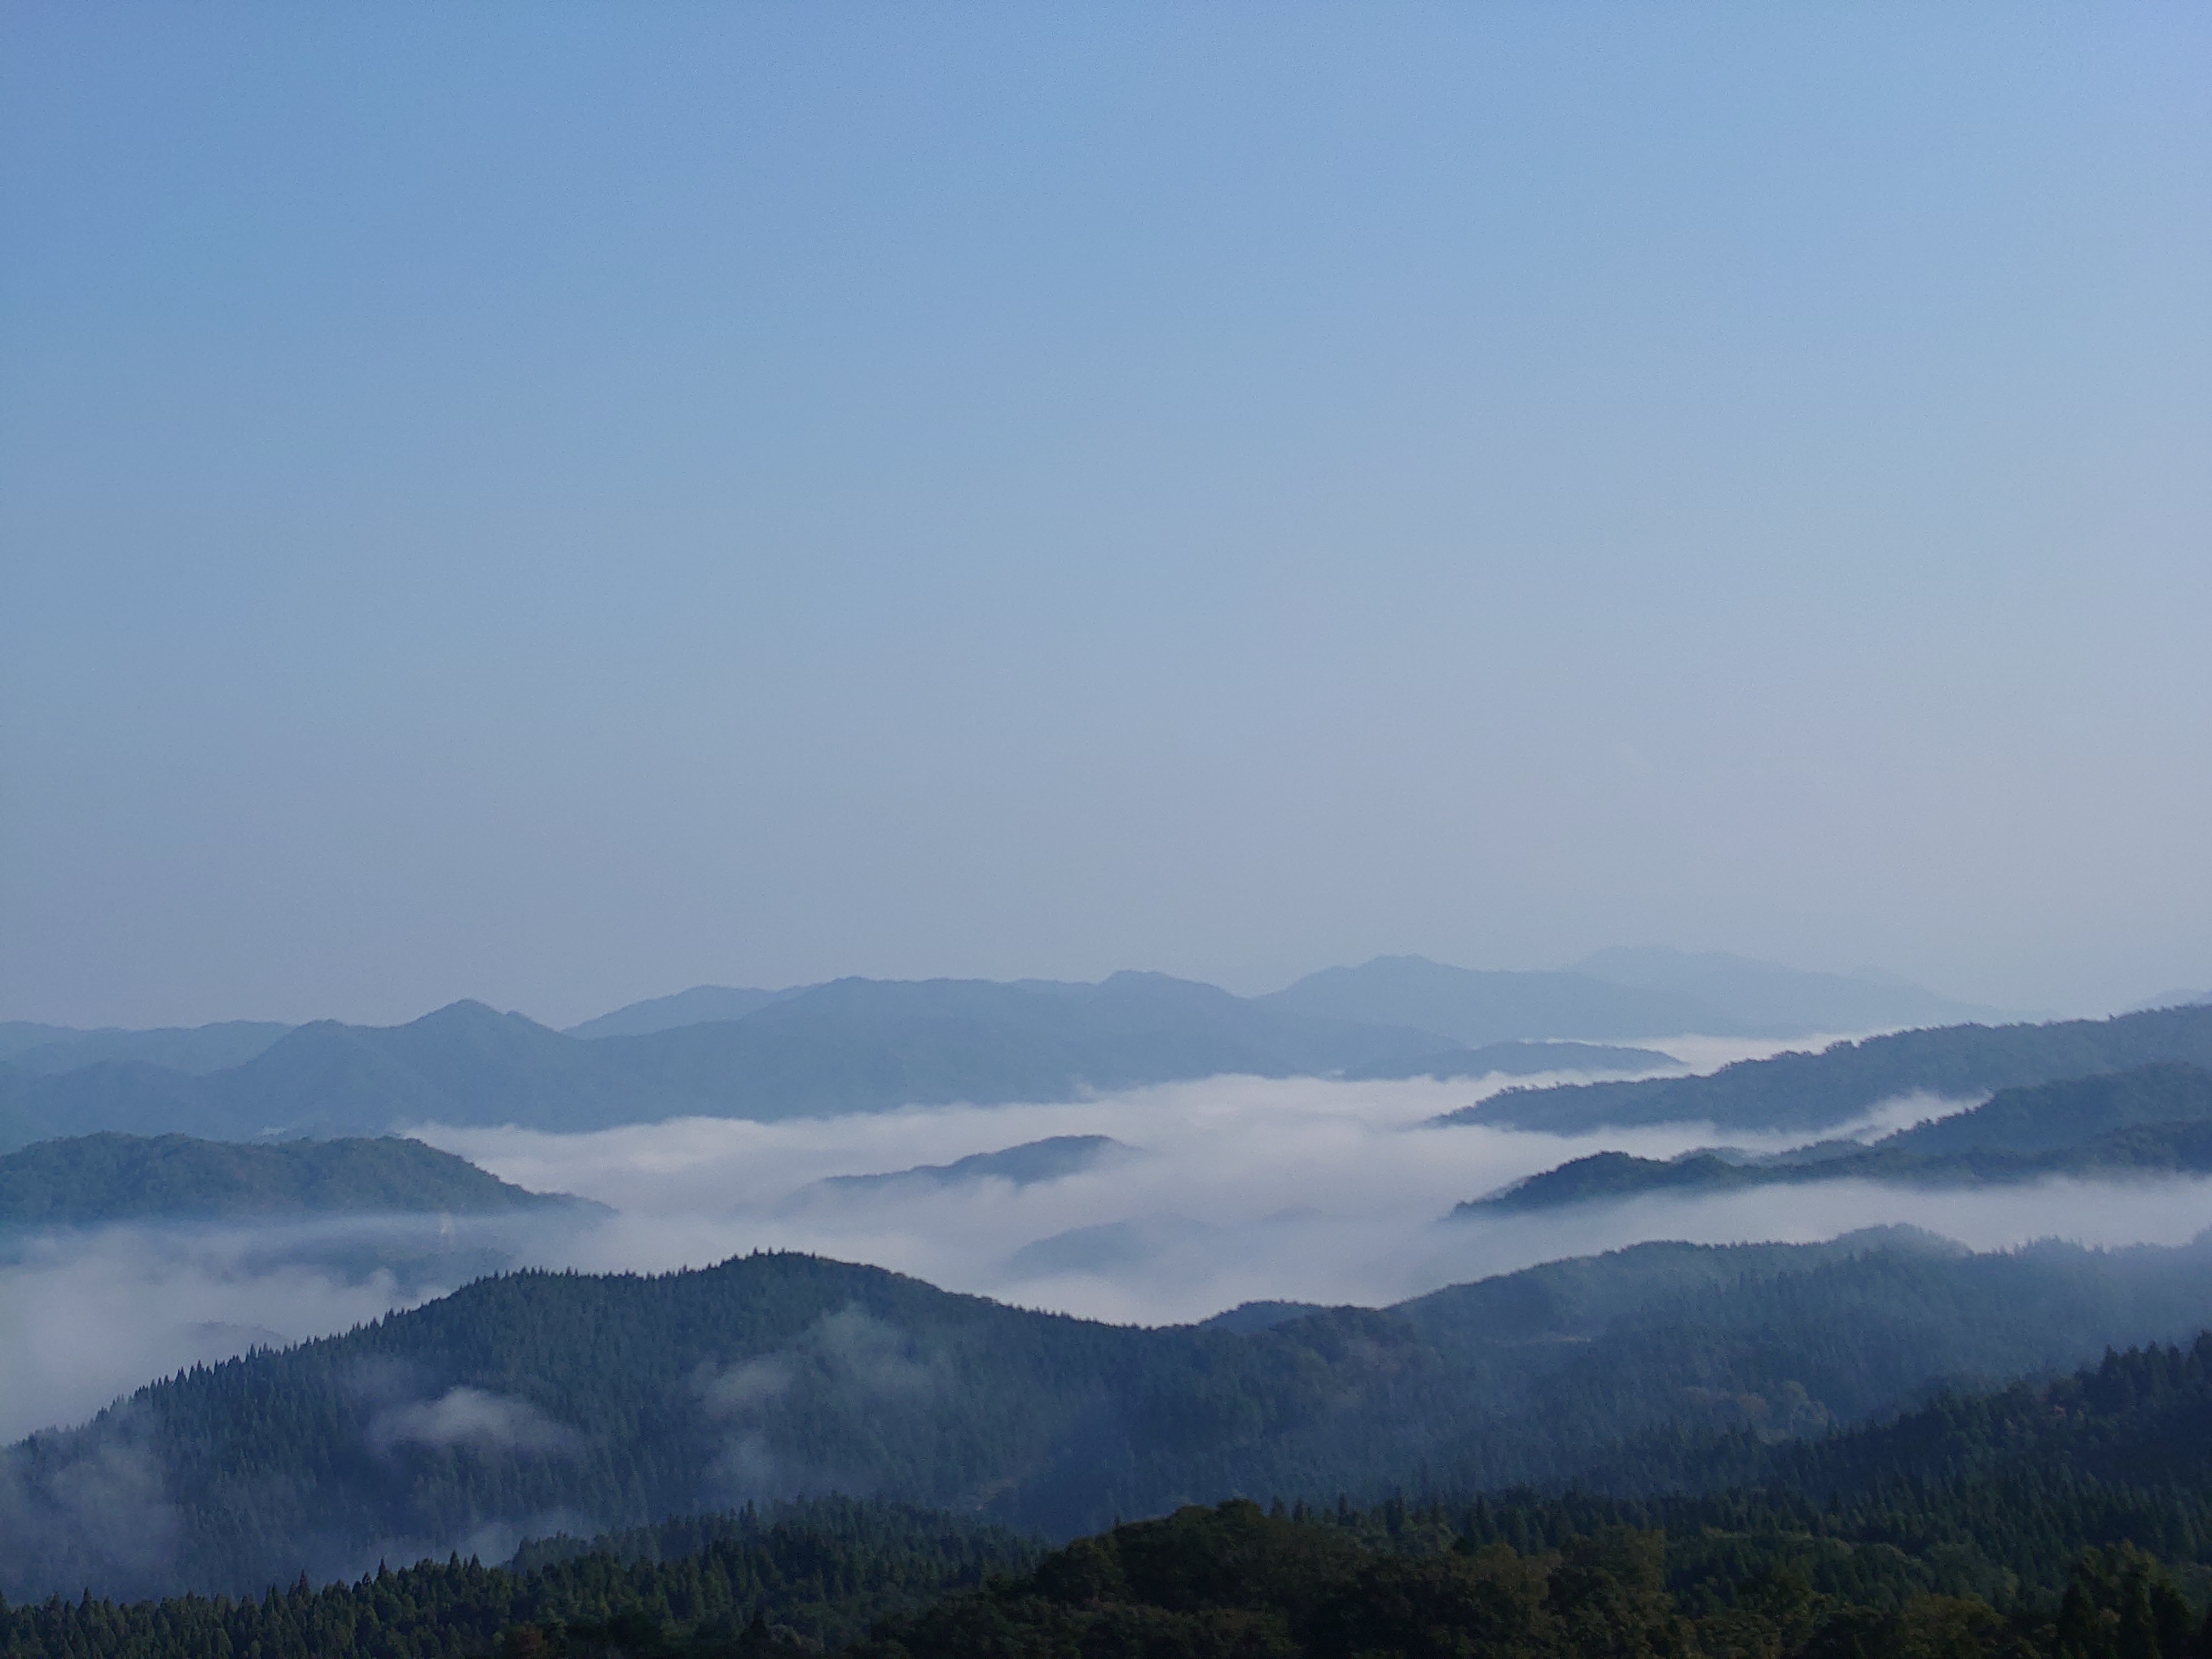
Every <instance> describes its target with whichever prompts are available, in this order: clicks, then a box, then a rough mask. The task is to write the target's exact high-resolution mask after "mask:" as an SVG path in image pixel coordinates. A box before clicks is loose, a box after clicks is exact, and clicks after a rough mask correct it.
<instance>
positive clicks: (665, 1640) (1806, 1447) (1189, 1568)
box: [0, 1337, 2212, 1659]
mask: <svg viewBox="0 0 2212 1659" xmlns="http://www.w3.org/2000/svg"><path fill="white" fill-rule="evenodd" d="M2209 1428H2212V1337H2206V1338H2201V1339H2199V1340H2197V1342H2195V1343H2193V1344H2191V1346H2188V1347H2187V1348H2172V1347H2168V1348H2151V1349H2144V1350H2133V1351H2130V1352H2124V1353H2114V1354H2108V1355H2106V1358H2105V1359H2104V1361H2103V1362H2102V1363H2101V1364H2099V1365H2097V1366H2095V1367H2093V1368H2092V1369H2089V1370H2083V1371H2081V1372H2079V1373H2077V1374H2075V1375H2073V1376H2063V1377H2058V1378H2055V1379H2051V1380H2047V1381H2043V1382H2036V1383H2018V1384H2015V1385H2013V1386H2012V1387H2010V1388H2008V1389H2002V1390H1999V1391H1996V1392H1995V1393H1990V1394H1978V1395H1977V1394H1946V1395H1941V1396H1939V1397H1938V1398H1936V1400H1934V1401H1931V1402H1930V1403H1929V1404H1928V1405H1926V1406H1924V1407H1920V1408H1918V1409H1916V1410H1912V1411H1908V1412H1906V1413H1902V1414H1900V1415H1899V1416H1898V1417H1897V1418H1895V1419H1892V1420H1890V1421H1887V1422H1884V1423H1881V1424H1879V1425H1873V1426H1870V1427H1868V1428H1864V1429H1861V1430H1857V1431H1850V1432H1846V1433H1844V1434H1840V1435H1836V1436H1832V1437H1824V1438H1823V1439H1821V1440H1820V1441H1817V1442H1813V1443H1805V1442H1797V1443H1783V1444H1772V1443H1767V1442H1764V1441H1762V1440H1760V1439H1759V1438H1758V1437H1753V1436H1750V1435H1744V1434H1738V1435H1735V1436H1733V1437H1705V1438H1704V1439H1701V1440H1696V1439H1691V1438H1686V1437H1680V1438H1678V1440H1677V1446H1678V1448H1679V1449H1680V1451H1681V1452H1682V1453H1683V1462H1684V1466H1685V1468H1686V1470H1687V1471H1688V1472H1689V1475H1688V1479H1687V1480H1686V1484H1684V1485H1682V1486H1678V1487H1676V1488H1675V1489H1674V1490H1671V1491H1668V1492H1660V1493H1655V1494H1652V1495H1649V1496H1644V1497H1638V1498H1609V1497H1606V1496H1603V1495H1600V1494H1592V1493H1588V1492H1583V1493H1573V1494H1564V1495H1558V1496H1547V1495H1543V1494H1540V1493H1535V1492H1525V1491H1523V1492H1508V1493H1503V1494H1489V1495H1483V1496H1470V1495H1467V1494H1452V1495H1444V1494H1440V1493H1436V1492H1428V1493H1424V1494H1420V1495H1419V1496H1417V1498H1415V1500H1414V1501H1413V1502H1407V1500H1405V1499H1404V1498H1391V1499H1389V1500H1387V1501H1385V1502H1383V1504H1378V1505H1376V1506H1374V1507H1372V1508H1370V1509H1367V1510H1354V1509H1352V1507H1350V1506H1349V1505H1348V1504H1346V1503H1344V1502H1343V1500H1341V1499H1339V1500H1338V1501H1337V1503H1336V1504H1334V1505H1330V1504H1320V1505H1309V1504H1306V1503H1304V1502H1303V1501H1300V1502H1297V1503H1296V1504H1295V1505H1294V1506H1289V1507H1287V1508H1286V1506H1285V1504H1284V1503H1283V1502H1282V1500H1281V1499H1280V1498H1276V1499H1275V1500H1274V1501H1273V1503H1272V1504H1271V1505H1270V1506H1269V1508H1268V1510H1262V1509H1261V1506H1260V1504H1256V1503H1254V1502H1252V1501H1250V1500H1249V1499H1243V1498H1233V1499H1230V1500H1227V1501H1225V1502H1222V1503H1220V1504H1217V1505H1213V1506H1189V1507H1185V1508H1182V1509H1181V1510H1178V1511H1176V1513H1174V1514H1173V1515H1170V1516H1164V1517H1162V1518H1160V1519H1157V1520H1149V1521H1140V1522H1133V1523H1130V1524H1117V1525H1116V1526H1115V1527H1114V1528H1112V1529H1111V1530H1110V1531H1108V1532H1106V1533H1104V1534H1102V1535H1099V1536H1097V1537H1094V1538H1084V1539H1079V1540H1077V1541H1074V1542H1073V1543H1072V1544H1070V1545H1068V1546H1067V1547H1066V1548H1064V1549H1061V1550H1059V1551H1057V1552H1054V1553H1049V1554H1043V1553H1041V1552H1040V1550H1039V1548H1038V1547H1037V1546H1036V1544H1035V1543H1033V1542H1031V1541H1029V1540H1027V1539H1024V1538H1023V1537H1020V1536H1018V1535H1017V1534H1010V1533H1007V1532H1005V1531H1004V1530H1002V1529H999V1528H993V1527H991V1526H989V1525H988V1524H987V1523H982V1522H977V1521H975V1519H973V1518H970V1517H956V1516H947V1515H933V1514H929V1513H927V1512H923V1511H917V1510H908V1509H903V1508H900V1507H898V1506H895V1505H887V1504H856V1503H852V1502H849V1501H842V1500H828V1501H823V1500H817V1501H812V1502H808V1503H804V1504H792V1505H783V1506H777V1507H775V1508H774V1509H772V1510H768V1511H764V1512H763V1511H756V1510H751V1509H748V1510H745V1511H744V1512H742V1513H739V1514H732V1515H718V1516H699V1517H696V1518H694V1519H690V1520H685V1521H681V1522H668V1523H663V1524H661V1525H658V1526H653V1527H649V1528H638V1529H634V1530H632V1531H629V1532H627V1533H623V1534H613V1535H610V1536H605V1537H601V1538H599V1539H597V1540H593V1541H590V1542H589V1543H586V1542H584V1541H580V1540H576V1539H573V1538H555V1539H549V1540H545V1541H538V1542H533V1543H526V1544H525V1545H524V1546H523V1547H521V1549H520V1551H518V1552H517V1553H516V1554H515V1556H514V1558H513V1560H512V1562H510V1563H508V1564H507V1565H506V1566H504V1567H501V1566H486V1565H482V1564H481V1563H479V1562H477V1561H476V1560H474V1559H471V1560H469V1561H462V1560H461V1559H459V1558H458V1557H452V1558H449V1559H447V1560H446V1561H444V1562H437V1561H429V1560H426V1561H422V1562H421V1563H419V1564H418V1565H413V1566H402V1567H401V1568H400V1569H399V1570H398V1571H392V1570H391V1569H390V1568H389V1567H387V1566H386V1565H379V1566H378V1567H377V1568H376V1569H375V1570H374V1571H372V1572H368V1573H366V1574H364V1575H362V1577H360V1578H358V1579H357V1580H349V1581H345V1582H340V1583H333V1584H330V1585H327V1586H325V1587H323V1588H321V1589H316V1588H313V1586H311V1585H310V1584H309V1583H307V1581H306V1580H305V1579H301V1580H299V1581H295V1583H294V1584H293V1585H292V1587H291V1589H289V1591H280V1590H277V1589H270V1590H268V1591H267V1592H265V1593H264V1594H263V1595H258V1596H257V1595H246V1596H242V1597H240V1598H236V1599H233V1598H230V1597H228V1596H217V1597H213V1598H206V1597H190V1598H183V1599H172V1600H167V1601H143V1602H138V1603H136V1604H125V1605H117V1604H115V1603H112V1602H109V1601H97V1600H94V1599H93V1598H91V1597H89V1596H87V1597H83V1598H80V1599H70V1598H64V1597H61V1596H55V1597H52V1598H51V1599H48V1600H46V1601H43V1602H40V1603H33V1604H32V1605H28V1606H23V1607H8V1606H7V1605H6V1604H5V1603H0V1656H5V1659H60V1656H64V1655H67V1656H70V1659H232V1656H234V1655H237V1654H241V1653H250V1654H253V1655H255V1656H258V1659H441V1656H446V1655H453V1656H455V1659H462V1656H471V1655H479V1654H489V1653H492V1652H497V1653H499V1654H501V1656H503V1659H562V1656H566V1659H611V1656H612V1655H614V1654H615V1653H617V1652H619V1653H622V1654H623V1655H627V1656H633V1659H712V1656H724V1655H728V1656H734V1655H738V1654H763V1653H770V1652H785V1653H797V1652H801V1651H805V1650H809V1649H812V1650H821V1649H823V1648H827V1649H829V1650H833V1651H835V1650H856V1651H859V1652H861V1653H865V1654H867V1655H869V1656H879V1659H967V1656H975V1659H984V1656H990V1659H1000V1656H1006V1655H1011V1654H1038V1653H1071V1654H1076V1653H1079V1654H1085V1655H1089V1654H1115V1653H1141V1654H1151V1655H1159V1654H1176V1655H1191V1656H1201V1655H1217V1654H1218V1655H1222V1656H1230V1655H1239V1656H1249V1655H1252V1654H1255V1653H1266V1654H1277V1655H1286V1656H1288V1655H1346V1656H1349V1655H1351V1654H1353V1653H1362V1652H1368V1653H1371V1652H1392V1653H1405V1654H1437V1655H1443V1654H1461V1653H1468V1652H1480V1653H1485V1654H1498V1655H1506V1656H1522V1655H1526V1656H1538V1659H1585V1656H1586V1659H1601V1656H1605V1659H1613V1656H1619V1655H1621V1654H1624V1653H1626V1654H1632V1655H1645V1654H1649V1655H1652V1656H1655V1659H1656V1656H1659V1655H1674V1656H1680V1659H1702V1656H1711V1659H1725V1656H1741V1655H1745V1654H1760V1655H1771V1656H1777V1659H1779V1656H1783V1655H1790V1656H1804V1659H1844V1656H1868V1659H1874V1656H1891V1655H1894V1656H1898V1659H1907V1656H1911V1659H1923V1656H1932V1655H1942V1656H1947V1659H1984V1656H1987V1659H1997V1656H2009V1659H2195V1656H2196V1655H2197V1654H2198V1653H2200V1652H2201V1651H2202V1650H2203V1646H2204V1644H2205V1641H2206V1638H2207V1636H2208V1634H2212V1620H2208V1619H2207V1617H2206V1615H2205V1612H2204V1602H2205V1601H2206V1599H2207V1597H2206V1590H2207V1586H2208V1583H2212V1506H2208V1504H2207V1502H2206V1497H2205V1487H2204V1476H2205V1474H2207V1473H2208V1471H2207V1470H2206V1469H2205V1468H2204V1467H2203V1464H2204V1460H2205V1456H2206V1453H2205V1448H2206V1447H2207V1446H2208V1445H2212V1433H2208V1432H2207V1431H2208V1429H2209ZM1747 1476H1748V1477H1750V1478H1748V1479H1746V1478H1745V1477H1747ZM1731 1477H1733V1481H1732V1483H1731ZM2177 1477H2179V1478H2177Z"/></svg>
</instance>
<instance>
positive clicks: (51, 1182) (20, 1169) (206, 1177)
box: [0, 1134, 599, 1229]
mask: <svg viewBox="0 0 2212 1659" xmlns="http://www.w3.org/2000/svg"><path fill="white" fill-rule="evenodd" d="M568 1208H575V1209H592V1210H596V1209H598V1208H599V1206H597V1205H587V1204H586V1203H585V1201H584V1200H580V1199H574V1198H570V1197H568V1196H567V1195H566V1194H545V1193H533V1192H529V1191H526V1189H524V1188H520V1187H516V1186H512V1185H510V1184H509V1183H507V1182H504V1181H501V1180H500V1179H499V1178H498V1177H497V1176H493V1175H490V1174H488V1173H486V1172H485V1171H484V1170H479V1169H478V1168H477V1166H476V1165H475V1164H471V1163H469V1162H468V1161H467V1160H466V1159H465V1158H456V1157H454V1156H453V1154H452V1153H451V1152H439V1151H438V1150H437V1149H435V1147H430V1146H424V1145H423V1144H422V1142H421V1141H419V1140H404V1139H400V1138H398V1136H391V1135H387V1136H385V1137H383V1138H381V1139H375V1140H360V1139H349V1140H292V1141H283V1142H279V1143H277V1144H276V1145H273V1146H241V1145H240V1144H238V1143H236V1142H234V1141H213V1140H196V1139H192V1138H191V1137H190V1136H187V1135H155V1136H143V1135H125V1134H92V1135H74V1136H70V1137H68V1138H66V1139H59V1140H43V1141H40V1142H38V1143H36V1144H35V1145H33V1146H27V1147H25V1148H24V1149H23V1150H22V1151H21V1152H9V1153H6V1154H4V1155H0V1229H8V1228H43V1227H89V1226H98V1225H102V1224H105V1223H107V1222H115V1221H143V1220H162V1221H201V1220H206V1221H214V1220H235V1219H239V1218H245V1217H258V1218H274V1217H291V1216H305V1215H332V1214H356V1215H359V1214H389V1213H405V1212H423V1211H428V1212H453V1213H456V1214H465V1215H483V1214H489V1213H495V1212H503V1211H519V1210H545V1209H568Z"/></svg>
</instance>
